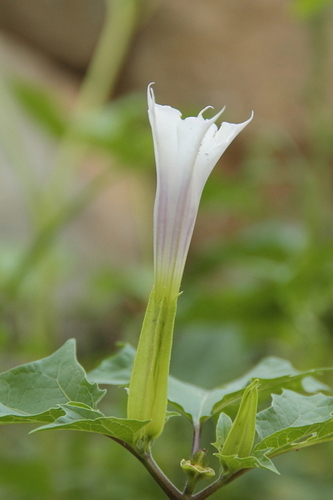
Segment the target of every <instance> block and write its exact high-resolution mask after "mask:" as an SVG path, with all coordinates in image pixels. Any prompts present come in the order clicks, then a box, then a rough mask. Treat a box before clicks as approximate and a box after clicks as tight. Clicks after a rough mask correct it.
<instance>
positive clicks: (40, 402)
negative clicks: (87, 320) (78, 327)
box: [0, 340, 105, 423]
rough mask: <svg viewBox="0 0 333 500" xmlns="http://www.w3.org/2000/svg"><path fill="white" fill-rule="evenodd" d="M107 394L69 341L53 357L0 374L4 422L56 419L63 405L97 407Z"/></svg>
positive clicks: (0, 411) (0, 413) (0, 414)
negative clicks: (91, 378)
mask: <svg viewBox="0 0 333 500" xmlns="http://www.w3.org/2000/svg"><path fill="white" fill-rule="evenodd" d="M104 394H105V391H102V390H100V389H99V388H98V386H97V384H96V383H93V384H91V383H89V382H88V381H87V379H86V376H85V372H84V370H83V368H82V367H81V366H80V365H79V364H78V362H77V360H76V355H75V341H74V340H68V341H67V342H66V343H65V344H64V345H63V346H62V347H61V348H60V349H59V350H58V351H56V352H55V353H54V354H52V355H51V356H49V357H47V358H44V359H41V360H39V361H34V362H32V363H28V364H25V365H22V366H18V367H16V368H13V369H12V370H9V371H7V372H4V373H1V374H0V423H33V422H52V421H53V420H55V419H56V418H58V417H59V416H60V415H61V414H62V413H63V410H62V409H61V407H60V406H59V405H61V404H66V403H68V402H70V401H78V402H79V403H82V404H84V405H87V406H88V407H92V408H95V407H96V404H97V403H98V401H100V399H101V398H102V397H103V396H104Z"/></svg>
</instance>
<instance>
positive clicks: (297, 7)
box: [291, 0, 332, 18]
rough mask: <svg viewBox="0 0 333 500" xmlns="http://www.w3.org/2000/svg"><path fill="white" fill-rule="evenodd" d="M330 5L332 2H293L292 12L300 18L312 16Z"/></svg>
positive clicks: (299, 0) (294, 0) (302, 0)
mask: <svg viewBox="0 0 333 500" xmlns="http://www.w3.org/2000/svg"><path fill="white" fill-rule="evenodd" d="M330 4H332V0H293V1H292V5H291V9H292V12H293V13H295V14H296V15H298V16H299V17H301V18H307V17H310V16H313V15H315V14H317V13H319V12H321V11H323V10H324V9H326V7H328V6H329V5H330Z"/></svg>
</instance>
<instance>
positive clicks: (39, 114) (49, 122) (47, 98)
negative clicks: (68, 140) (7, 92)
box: [11, 78, 67, 137]
mask: <svg viewBox="0 0 333 500" xmlns="http://www.w3.org/2000/svg"><path fill="white" fill-rule="evenodd" d="M11 89H12V91H13V93H14V95H15V97H16V98H17V100H18V101H19V103H20V104H21V106H22V107H23V108H24V109H25V110H26V111H27V112H28V113H29V115H30V116H32V117H33V118H34V119H35V120H36V121H37V122H38V123H39V124H40V125H42V126H43V127H44V128H45V129H46V130H47V131H48V132H49V133H51V134H52V135H54V136H55V137H61V136H62V134H63V133H64V131H65V129H66V126H67V123H66V113H65V110H64V109H63V107H62V106H61V104H62V103H61V102H60V101H59V99H57V97H56V96H55V95H53V94H52V92H51V91H50V90H48V89H46V88H45V87H43V88H42V87H40V86H37V85H35V84H33V83H31V82H28V81H26V80H21V79H18V78H15V79H12V81H11Z"/></svg>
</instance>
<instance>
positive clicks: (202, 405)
mask: <svg viewBox="0 0 333 500" xmlns="http://www.w3.org/2000/svg"><path fill="white" fill-rule="evenodd" d="M323 371H324V369H319V370H309V371H305V372H299V371H297V370H296V369H295V368H293V366H292V365H291V364H290V363H289V362H288V361H285V360H283V359H279V358H275V357H269V358H266V359H264V360H262V361H261V362H260V363H259V364H258V365H257V366H255V367H254V368H253V369H252V370H250V371H249V372H247V373H246V374H245V375H243V376H242V377H240V378H239V379H237V380H235V381H233V382H230V383H229V384H226V385H224V386H223V387H221V388H216V389H212V390H205V389H201V388H199V387H196V386H194V385H191V384H187V383H185V382H181V381H179V380H177V379H174V378H173V377H170V379H169V401H170V403H172V404H173V406H175V407H176V408H177V409H178V410H179V411H180V412H181V413H183V414H184V415H185V416H186V417H187V418H189V419H190V420H191V421H192V422H193V424H194V426H197V425H199V424H200V422H203V421H205V420H207V419H208V418H210V417H211V416H213V415H215V414H217V413H220V412H221V411H222V410H223V409H224V408H225V407H227V406H228V405H231V404H236V403H238V402H239V401H240V399H241V397H242V395H243V392H244V389H245V387H246V386H247V385H248V383H249V382H250V381H251V380H253V379H255V378H257V379H259V383H260V387H259V394H260V395H261V399H263V398H266V397H267V396H268V394H270V393H271V392H280V391H281V390H282V388H284V387H291V388H293V389H297V390H302V391H304V390H305V388H304V387H303V385H302V380H303V379H306V380H307V384H306V390H309V389H311V386H313V387H315V384H314V383H312V385H311V380H312V379H311V377H310V375H321V374H322V372H323ZM316 383H318V384H319V382H317V381H316ZM321 388H326V386H325V385H321ZM316 390H318V386H316Z"/></svg>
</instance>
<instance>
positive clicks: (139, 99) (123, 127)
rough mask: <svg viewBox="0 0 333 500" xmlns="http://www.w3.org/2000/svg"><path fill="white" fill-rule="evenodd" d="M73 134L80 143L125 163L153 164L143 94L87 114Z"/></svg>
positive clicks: (122, 99) (131, 96) (122, 98)
mask: <svg viewBox="0 0 333 500" xmlns="http://www.w3.org/2000/svg"><path fill="white" fill-rule="evenodd" d="M74 133H75V135H76V137H77V138H78V139H79V140H81V141H84V142H85V143H88V144H90V145H92V146H95V147H100V148H103V149H105V150H106V151H108V152H109V153H111V154H112V155H114V156H116V157H117V158H118V159H119V160H120V161H121V162H122V163H125V164H128V165H136V166H138V165H139V166H142V165H150V164H151V163H152V162H153V145H152V139H151V132H150V127H149V123H148V117H147V103H146V100H145V99H144V98H143V96H141V95H137V94H130V95H126V96H124V97H121V98H120V99H118V100H116V101H113V102H111V103H110V104H108V105H107V106H106V107H104V108H103V109H101V110H94V111H91V112H89V113H87V114H85V115H84V116H83V117H82V118H81V120H80V121H79V122H78V123H77V124H76V127H75V131H74Z"/></svg>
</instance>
